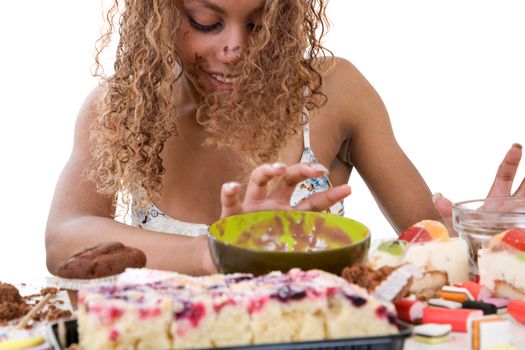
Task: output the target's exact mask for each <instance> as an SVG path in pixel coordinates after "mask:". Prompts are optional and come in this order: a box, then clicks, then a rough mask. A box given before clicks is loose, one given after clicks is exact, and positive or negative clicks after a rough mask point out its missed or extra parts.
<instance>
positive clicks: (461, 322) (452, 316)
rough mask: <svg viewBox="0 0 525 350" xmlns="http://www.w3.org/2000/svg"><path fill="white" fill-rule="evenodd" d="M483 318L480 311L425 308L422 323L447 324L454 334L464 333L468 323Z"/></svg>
mask: <svg viewBox="0 0 525 350" xmlns="http://www.w3.org/2000/svg"><path fill="white" fill-rule="evenodd" d="M481 316H483V312H482V311H481V310H468V309H445V308H441V307H426V308H424V309H423V323H439V324H449V325H451V326H452V330H454V331H456V332H466V331H467V325H468V322H469V321H470V320H471V319H473V318H475V317H481Z"/></svg>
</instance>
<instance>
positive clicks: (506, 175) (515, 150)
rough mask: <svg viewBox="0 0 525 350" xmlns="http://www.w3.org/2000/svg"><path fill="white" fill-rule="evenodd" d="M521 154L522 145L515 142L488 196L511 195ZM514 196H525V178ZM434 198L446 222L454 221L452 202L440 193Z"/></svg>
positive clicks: (502, 163) (499, 169) (501, 165)
mask: <svg viewBox="0 0 525 350" xmlns="http://www.w3.org/2000/svg"><path fill="white" fill-rule="evenodd" d="M521 155H522V146H521V145H520V144H518V143H515V144H513V145H512V147H511V148H510V149H509V150H508V152H507V154H506V155H505V158H504V159H503V162H501V164H500V166H499V168H498V172H497V173H496V178H495V179H494V183H493V184H492V187H491V188H490V191H489V194H488V195H487V198H492V197H510V196H511V191H512V184H513V182H514V177H515V176H516V172H517V171H518V166H519V164H520V160H521ZM512 196H513V197H525V179H523V180H522V181H521V184H520V186H519V187H518V189H517V190H516V192H514V194H512ZM433 200H434V205H435V207H436V209H437V210H438V211H439V214H440V215H441V217H442V218H443V220H444V221H445V223H447V224H450V223H451V221H452V202H451V201H450V200H448V199H447V198H445V197H443V196H441V195H440V194H437V195H434V197H433Z"/></svg>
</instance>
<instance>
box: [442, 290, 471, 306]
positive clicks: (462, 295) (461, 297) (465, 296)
mask: <svg viewBox="0 0 525 350" xmlns="http://www.w3.org/2000/svg"><path fill="white" fill-rule="evenodd" d="M441 298H443V299H447V300H452V301H456V302H458V303H462V302H464V301H465V300H474V297H473V296H472V294H470V292H469V290H468V289H467V288H462V287H455V286H443V288H441Z"/></svg>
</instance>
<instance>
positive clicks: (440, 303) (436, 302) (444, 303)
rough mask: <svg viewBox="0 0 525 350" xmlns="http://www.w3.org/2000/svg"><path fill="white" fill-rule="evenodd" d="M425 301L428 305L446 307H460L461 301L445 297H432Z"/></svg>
mask: <svg viewBox="0 0 525 350" xmlns="http://www.w3.org/2000/svg"><path fill="white" fill-rule="evenodd" d="M427 303H428V305H429V306H436V307H444V308H447V309H461V303H458V302H456V301H451V300H446V299H438V298H432V299H430V300H429V301H428V302H427Z"/></svg>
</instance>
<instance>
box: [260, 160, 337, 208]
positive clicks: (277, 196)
mask: <svg viewBox="0 0 525 350" xmlns="http://www.w3.org/2000/svg"><path fill="white" fill-rule="evenodd" d="M323 175H328V169H326V167H325V166H324V165H322V164H319V163H316V164H310V163H299V164H294V165H291V166H289V167H288V168H287V169H286V173H285V174H284V175H283V176H282V177H281V179H280V181H279V183H278V184H277V186H276V187H275V188H274V189H273V190H272V192H271V193H270V195H269V196H268V198H271V199H274V200H276V201H281V202H285V203H289V202H290V197H291V196H292V193H293V191H294V190H295V187H296V186H297V184H298V183H300V182H301V181H304V180H306V179H308V178H315V177H320V176H323Z"/></svg>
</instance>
